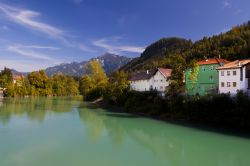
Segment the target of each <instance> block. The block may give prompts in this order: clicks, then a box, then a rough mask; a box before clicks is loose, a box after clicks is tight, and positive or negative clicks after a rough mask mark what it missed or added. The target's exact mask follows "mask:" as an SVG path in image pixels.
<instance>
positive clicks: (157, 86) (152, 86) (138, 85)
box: [130, 70, 169, 92]
mask: <svg viewBox="0 0 250 166" xmlns="http://www.w3.org/2000/svg"><path fill="white" fill-rule="evenodd" d="M168 86H169V80H168V78H167V77H166V76H164V75H163V74H162V73H161V72H160V71H159V70H158V71H157V72H156V73H155V74H154V75H153V76H152V77H150V78H148V79H145V80H135V81H130V87H131V89H132V90H135V91H139V92H144V91H150V90H156V91H158V92H165V90H166V88H167V87H168Z"/></svg>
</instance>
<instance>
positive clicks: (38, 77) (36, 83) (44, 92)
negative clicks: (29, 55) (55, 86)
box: [28, 70, 52, 96]
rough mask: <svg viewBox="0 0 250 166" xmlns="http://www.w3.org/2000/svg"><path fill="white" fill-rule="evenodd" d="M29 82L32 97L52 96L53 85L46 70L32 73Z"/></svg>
mask: <svg viewBox="0 0 250 166" xmlns="http://www.w3.org/2000/svg"><path fill="white" fill-rule="evenodd" d="M28 80H29V82H30V85H31V95H41V96H49V95H52V85H51V82H50V80H49V78H48V76H47V75H46V73H45V71H44V70H40V71H38V72H31V73H30V74H29V75H28Z"/></svg>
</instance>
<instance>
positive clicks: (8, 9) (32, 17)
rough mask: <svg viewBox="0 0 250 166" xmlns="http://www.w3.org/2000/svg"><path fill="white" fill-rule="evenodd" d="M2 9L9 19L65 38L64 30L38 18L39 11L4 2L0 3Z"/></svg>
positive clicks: (59, 37) (56, 36)
mask: <svg viewBox="0 0 250 166" xmlns="http://www.w3.org/2000/svg"><path fill="white" fill-rule="evenodd" d="M0 10H1V11H2V12H3V13H4V14H5V15H6V16H7V17H8V18H9V20H11V21H13V22H15V23H18V24H21V25H23V26H26V27H28V28H31V29H33V30H36V31H40V32H43V33H45V34H47V35H49V36H51V37H54V38H58V39H61V40H65V39H64V31H63V30H61V29H58V28H56V27H54V26H51V25H49V24H46V23H43V22H41V21H38V20H37V17H38V16H40V13H38V12H35V11H32V10H26V9H21V8H17V7H12V6H9V5H5V4H2V3H0Z"/></svg>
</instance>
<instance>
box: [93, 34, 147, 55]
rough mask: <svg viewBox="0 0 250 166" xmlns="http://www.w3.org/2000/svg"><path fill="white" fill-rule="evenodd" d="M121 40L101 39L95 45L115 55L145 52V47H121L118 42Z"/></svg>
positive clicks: (94, 42)
mask: <svg viewBox="0 0 250 166" xmlns="http://www.w3.org/2000/svg"><path fill="white" fill-rule="evenodd" d="M119 38H120V37H119ZM119 38H117V37H115V38H110V39H99V40H96V41H93V45H94V46H97V47H100V48H102V49H105V50H106V51H107V52H110V53H114V54H123V53H142V52H143V51H144V50H145V47H138V46H131V45H121V44H119V42H118V39H119Z"/></svg>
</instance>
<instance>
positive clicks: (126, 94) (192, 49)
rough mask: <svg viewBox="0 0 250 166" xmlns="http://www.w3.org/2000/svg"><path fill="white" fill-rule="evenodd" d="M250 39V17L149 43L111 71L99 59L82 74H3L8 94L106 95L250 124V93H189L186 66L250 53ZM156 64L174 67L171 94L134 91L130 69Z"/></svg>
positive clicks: (170, 113)
mask: <svg viewBox="0 0 250 166" xmlns="http://www.w3.org/2000/svg"><path fill="white" fill-rule="evenodd" d="M249 38H250V22H248V23H246V24H243V25H241V26H237V27H234V28H233V29H232V30H230V31H229V32H227V33H224V34H220V35H217V36H213V37H210V38H207V37H205V38H203V39H202V40H200V41H197V42H195V43H192V41H189V40H185V39H179V38H169V39H161V40H159V41H158V42H156V43H153V44H152V45H150V46H149V47H147V48H146V50H145V51H144V52H143V53H142V55H141V57H139V58H136V59H134V60H132V61H131V62H130V63H128V64H127V65H125V66H123V67H122V68H121V69H120V70H118V71H115V72H114V73H112V74H110V75H109V76H107V75H106V74H105V71H104V70H103V68H102V66H101V65H100V63H99V61H96V60H93V61H90V62H89V63H88V65H87V68H88V73H89V74H88V75H85V76H83V77H80V78H73V77H70V76H65V75H62V74H56V75H54V76H52V77H48V76H47V75H46V74H45V72H44V71H38V72H32V73H30V74H29V75H28V77H27V78H23V79H22V80H21V81H20V82H18V83H16V84H13V82H12V79H10V78H11V72H10V70H9V69H5V70H4V71H2V73H1V74H0V86H2V87H4V88H5V87H6V88H7V91H6V95H7V96H25V95H31V96H39V95H42V96H52V95H53V96H65V95H68V96H70V95H77V94H81V95H83V97H84V100H85V101H95V100H97V99H103V101H105V102H106V103H108V104H111V105H112V104H113V105H118V106H121V107H124V108H125V110H126V111H127V112H129V113H137V114H144V115H148V116H156V117H161V118H164V119H181V120H184V121H189V122H195V123H204V124H209V125H215V126H221V127H229V128H238V129H239V128H240V129H249V128H250V121H248V119H249V118H250V111H249V110H250V109H249V108H250V99H249V96H248V95H247V94H244V93H243V92H239V93H238V94H237V96H235V97H230V96H229V94H211V95H209V96H204V97H200V96H192V97H187V96H184V95H183V88H184V83H183V71H184V70H185V69H186V68H188V67H191V68H195V67H196V65H195V64H196V63H195V62H196V61H197V60H200V59H202V58H204V57H207V58H208V57H214V56H218V55H220V56H221V57H222V58H225V59H229V60H235V59H240V58H249V55H250V40H249ZM155 67H171V68H172V69H173V71H172V76H171V78H170V79H171V83H170V86H169V89H168V90H167V92H166V97H165V98H161V97H159V96H158V95H157V92H154V91H151V92H144V93H139V92H134V91H130V89H129V82H128V73H129V72H133V71H137V70H145V69H153V68H155ZM194 75H195V73H194Z"/></svg>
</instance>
